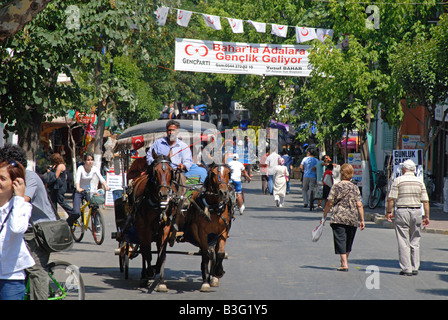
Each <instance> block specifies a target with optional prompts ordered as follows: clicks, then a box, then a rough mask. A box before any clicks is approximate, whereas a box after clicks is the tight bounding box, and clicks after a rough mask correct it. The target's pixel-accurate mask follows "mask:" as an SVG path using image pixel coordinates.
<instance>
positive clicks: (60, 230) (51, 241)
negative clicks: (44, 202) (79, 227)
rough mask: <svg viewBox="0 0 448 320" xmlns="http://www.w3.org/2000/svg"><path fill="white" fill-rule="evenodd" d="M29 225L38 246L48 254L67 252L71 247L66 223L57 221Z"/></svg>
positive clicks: (68, 228)
mask: <svg viewBox="0 0 448 320" xmlns="http://www.w3.org/2000/svg"><path fill="white" fill-rule="evenodd" d="M30 221H31V220H30ZM31 225H32V227H33V230H34V234H35V237H36V240H37V242H38V244H39V246H40V247H41V248H43V249H45V250H46V251H47V252H48V253H52V252H59V251H63V250H67V249H70V248H71V247H72V246H73V236H72V232H71V231H70V227H69V226H68V223H67V221H65V220H63V219H58V220H56V221H42V222H38V223H36V224H34V223H33V222H32V221H31Z"/></svg>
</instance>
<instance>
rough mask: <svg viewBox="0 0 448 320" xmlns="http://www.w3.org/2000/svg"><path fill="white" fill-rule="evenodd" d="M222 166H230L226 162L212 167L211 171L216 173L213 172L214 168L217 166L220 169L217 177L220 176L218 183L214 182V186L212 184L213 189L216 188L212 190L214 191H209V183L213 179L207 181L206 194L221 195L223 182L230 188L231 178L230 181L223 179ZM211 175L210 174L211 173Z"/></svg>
mask: <svg viewBox="0 0 448 320" xmlns="http://www.w3.org/2000/svg"><path fill="white" fill-rule="evenodd" d="M222 167H225V168H228V166H227V165H225V164H217V165H216V167H214V168H212V169H211V173H214V172H213V170H214V169H215V168H217V169H218V170H217V171H218V175H217V178H218V184H212V186H211V188H212V189H214V190H212V191H208V184H210V182H211V181H208V182H207V186H206V187H207V188H206V190H205V194H206V195H213V196H217V197H220V196H219V187H220V186H221V185H222V184H224V185H226V187H227V188H229V186H230V179H229V181H228V182H225V181H223V180H222V177H221V176H222V173H221V168H222ZM209 176H210V174H209ZM208 178H209V179H210V180H211V177H208ZM227 200H228V199H222V201H227Z"/></svg>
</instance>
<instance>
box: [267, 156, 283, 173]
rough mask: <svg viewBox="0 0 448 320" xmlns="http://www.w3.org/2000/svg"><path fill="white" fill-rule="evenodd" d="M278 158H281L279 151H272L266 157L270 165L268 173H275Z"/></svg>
mask: <svg viewBox="0 0 448 320" xmlns="http://www.w3.org/2000/svg"><path fill="white" fill-rule="evenodd" d="M278 159H280V155H279V154H278V153H277V152H272V153H271V154H270V155H269V156H268V157H267V158H266V164H267V165H268V175H274V173H275V166H277V165H278Z"/></svg>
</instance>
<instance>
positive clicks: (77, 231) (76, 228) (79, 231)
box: [70, 217, 84, 242]
mask: <svg viewBox="0 0 448 320" xmlns="http://www.w3.org/2000/svg"><path fill="white" fill-rule="evenodd" d="M70 231H71V232H72V236H73V240H75V241H76V242H81V240H82V238H83V237H84V224H83V223H82V217H79V218H78V220H76V221H75V222H73V226H71V228H70Z"/></svg>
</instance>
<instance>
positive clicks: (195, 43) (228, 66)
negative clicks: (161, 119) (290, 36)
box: [174, 38, 311, 77]
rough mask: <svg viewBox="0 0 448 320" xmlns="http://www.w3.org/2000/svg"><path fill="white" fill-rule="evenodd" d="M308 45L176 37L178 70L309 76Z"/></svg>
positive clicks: (175, 67) (176, 63)
mask: <svg viewBox="0 0 448 320" xmlns="http://www.w3.org/2000/svg"><path fill="white" fill-rule="evenodd" d="M309 49H310V46H303V45H302V46H301V45H276V44H260V43H242V42H223V41H208V40H193V39H179V38H177V39H176V57H175V66H174V69H175V70H178V71H192V72H206V73H229V74H257V75H266V76H291V77H309V75H310V72H311V66H310V65H309V60H308V55H309Z"/></svg>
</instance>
